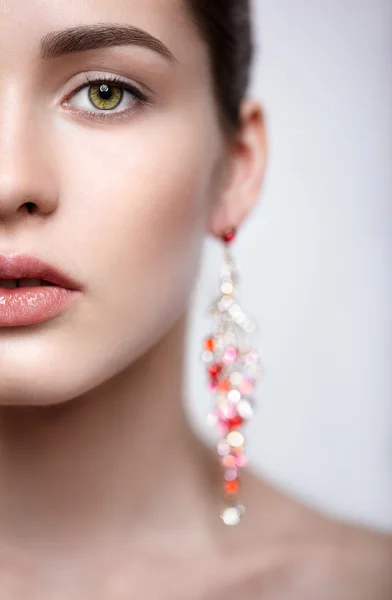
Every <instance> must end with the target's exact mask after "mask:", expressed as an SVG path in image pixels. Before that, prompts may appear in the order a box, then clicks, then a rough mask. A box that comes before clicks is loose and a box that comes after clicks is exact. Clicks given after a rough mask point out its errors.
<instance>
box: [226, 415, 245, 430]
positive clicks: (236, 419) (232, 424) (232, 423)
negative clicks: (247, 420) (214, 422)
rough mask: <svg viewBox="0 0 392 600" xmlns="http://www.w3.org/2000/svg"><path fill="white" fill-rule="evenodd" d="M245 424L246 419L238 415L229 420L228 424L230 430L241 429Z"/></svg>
mask: <svg viewBox="0 0 392 600" xmlns="http://www.w3.org/2000/svg"><path fill="white" fill-rule="evenodd" d="M243 422H244V419H243V418H242V417H241V416H240V415H236V416H235V417H233V418H232V419H227V420H226V423H227V424H228V425H229V427H230V429H235V428H236V427H239V426H240V425H242V423H243Z"/></svg>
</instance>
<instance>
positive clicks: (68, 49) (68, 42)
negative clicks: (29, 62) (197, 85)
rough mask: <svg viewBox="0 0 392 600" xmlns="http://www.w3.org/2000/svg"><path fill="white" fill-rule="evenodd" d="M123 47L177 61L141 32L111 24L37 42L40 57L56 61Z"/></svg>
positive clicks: (55, 33)
mask: <svg viewBox="0 0 392 600" xmlns="http://www.w3.org/2000/svg"><path fill="white" fill-rule="evenodd" d="M125 45H135V46H143V47H145V48H149V49H150V50H153V51H155V52H158V53H159V54H161V55H162V56H164V57H165V58H167V59H169V60H170V61H177V59H176V58H175V57H174V56H173V54H172V53H171V52H170V50H169V48H167V46H165V44H164V43H163V42H161V41H160V40H159V39H158V38H156V37H154V36H153V35H151V34H150V33H147V31H145V30H144V29H139V28H138V27H134V26H133V25H122V24H119V25H117V24H113V23H95V24H93V25H80V26H77V27H71V28H70V29H64V30H61V31H53V32H51V33H48V34H46V35H45V36H44V37H43V38H42V39H41V42H40V57H41V58H42V59H49V58H57V57H58V56H63V55H65V54H70V53H72V52H82V51H84V50H95V49H97V48H105V47H106V48H107V47H109V46H125Z"/></svg>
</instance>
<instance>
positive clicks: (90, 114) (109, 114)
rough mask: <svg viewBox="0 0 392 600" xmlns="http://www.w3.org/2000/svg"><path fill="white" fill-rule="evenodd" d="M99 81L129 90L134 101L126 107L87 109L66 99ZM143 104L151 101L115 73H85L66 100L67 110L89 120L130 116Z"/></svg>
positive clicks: (148, 103) (99, 82) (149, 103)
mask: <svg viewBox="0 0 392 600" xmlns="http://www.w3.org/2000/svg"><path fill="white" fill-rule="evenodd" d="M101 83H106V84H107V85H112V86H116V87H119V88H121V89H122V90H126V91H127V92H130V93H131V94H132V95H133V96H135V98H136V101H135V102H132V104H131V105H130V106H129V107H128V108H124V109H122V110H117V111H116V110H108V111H104V110H100V109H99V108H96V110H94V111H93V110H92V111H87V110H84V109H82V108H76V107H75V106H72V105H70V104H68V100H69V99H70V98H72V96H74V95H75V94H77V93H78V92H80V90H82V89H84V88H86V87H90V86H91V85H97V84H101ZM145 105H151V102H150V100H149V98H148V97H147V96H145V95H144V94H143V93H142V92H141V91H140V90H139V89H138V88H137V87H135V86H133V85H131V84H130V83H128V82H127V81H124V80H123V79H121V78H120V77H118V76H115V75H102V76H96V77H92V78H90V77H89V76H88V75H85V83H83V84H82V85H80V86H79V87H78V88H77V89H76V90H73V92H72V94H69V96H68V97H67V101H66V106H67V110H69V111H70V112H73V113H75V114H77V115H83V118H87V119H91V120H100V121H106V120H109V119H124V118H127V117H129V116H130V114H131V113H134V112H135V111H137V110H139V109H141V108H143V106H145Z"/></svg>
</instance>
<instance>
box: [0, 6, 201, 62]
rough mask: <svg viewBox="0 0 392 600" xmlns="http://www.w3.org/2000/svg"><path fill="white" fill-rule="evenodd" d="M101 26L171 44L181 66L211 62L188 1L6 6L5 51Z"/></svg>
mask: <svg viewBox="0 0 392 600" xmlns="http://www.w3.org/2000/svg"><path fill="white" fill-rule="evenodd" d="M95 23H105V24H111V23H115V24H127V25H132V26H134V27H137V28H140V29H143V30H145V31H147V32H148V33H150V34H151V35H153V36H154V37H156V38H158V39H159V40H160V41H162V42H163V44H165V45H166V46H167V47H168V49H169V50H170V52H171V53H172V54H173V55H174V57H175V58H176V59H177V60H178V61H179V63H185V64H187V63H189V62H190V61H191V62H192V61H196V62H197V63H199V64H200V61H201V62H203V63H206V62H207V61H208V57H207V54H208V53H207V48H206V47H205V44H204V42H203V40H202V39H201V36H200V33H199V31H198V29H197V27H196V25H195V23H194V21H193V15H192V13H191V11H190V9H189V7H188V6H187V0H28V1H26V0H0V48H1V51H3V50H5V47H4V46H5V45H8V46H9V45H10V44H11V40H12V46H13V47H16V46H17V47H18V48H21V47H26V48H27V47H30V46H33V45H34V46H36V47H38V44H39V41H40V39H41V37H43V36H44V35H46V34H48V33H50V32H52V31H56V30H63V29H66V28H71V27H75V26H80V25H89V24H95Z"/></svg>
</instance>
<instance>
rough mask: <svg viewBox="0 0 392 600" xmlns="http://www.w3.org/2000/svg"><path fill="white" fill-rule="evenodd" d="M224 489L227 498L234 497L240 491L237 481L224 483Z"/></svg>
mask: <svg viewBox="0 0 392 600" xmlns="http://www.w3.org/2000/svg"><path fill="white" fill-rule="evenodd" d="M224 489H225V492H226V494H227V495H228V496H234V494H236V493H237V492H238V490H239V489H240V484H239V481H238V479H234V481H225V483H224Z"/></svg>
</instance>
